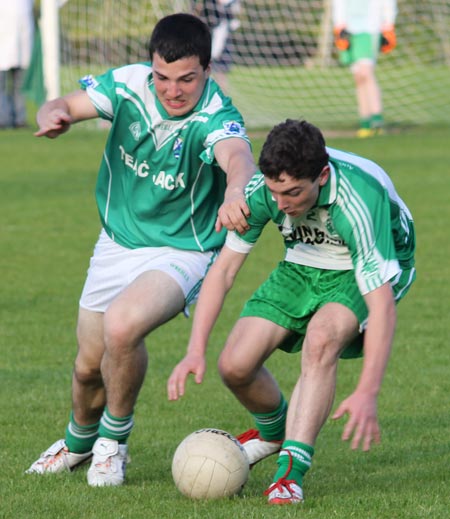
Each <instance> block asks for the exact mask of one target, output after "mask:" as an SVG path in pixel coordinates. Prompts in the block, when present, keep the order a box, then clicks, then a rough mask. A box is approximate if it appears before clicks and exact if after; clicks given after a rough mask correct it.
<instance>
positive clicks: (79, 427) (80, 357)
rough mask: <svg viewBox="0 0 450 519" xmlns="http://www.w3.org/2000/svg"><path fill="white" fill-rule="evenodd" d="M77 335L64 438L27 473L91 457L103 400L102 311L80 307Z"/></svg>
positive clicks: (51, 470) (55, 468)
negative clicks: (70, 396)
mask: <svg viewBox="0 0 450 519" xmlns="http://www.w3.org/2000/svg"><path fill="white" fill-rule="evenodd" d="M77 339H78V352H77V357H76V359H75V365H74V370H73V375H72V413H71V415H70V421H69V423H68V425H67V429H66V436H65V439H61V440H58V441H57V442H55V443H54V444H52V445H51V446H50V447H49V448H48V449H47V450H46V451H45V452H43V453H42V454H41V456H40V457H39V459H38V460H37V461H35V462H34V463H33V464H32V465H31V467H30V468H29V469H28V471H27V472H28V473H36V474H44V473H57V472H64V471H67V470H69V471H71V470H73V469H75V468H77V467H78V466H80V465H82V464H83V463H85V462H87V461H89V459H90V458H91V457H92V447H93V445H94V443H95V441H96V439H97V436H98V427H99V420H100V416H101V415H102V412H103V408H104V406H105V402H106V399H105V390H104V386H103V382H102V376H101V372H100V366H101V361H102V357H103V353H104V344H103V314H102V313H100V312H91V311H88V310H86V309H83V308H80V310H79V315H78V323H77Z"/></svg>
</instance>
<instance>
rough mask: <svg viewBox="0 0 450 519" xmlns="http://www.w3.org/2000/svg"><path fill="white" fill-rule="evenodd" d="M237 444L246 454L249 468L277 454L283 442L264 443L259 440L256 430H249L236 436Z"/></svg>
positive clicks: (264, 441)
mask: <svg viewBox="0 0 450 519" xmlns="http://www.w3.org/2000/svg"><path fill="white" fill-rule="evenodd" d="M236 438H237V440H238V441H239V443H240V444H241V445H242V446H243V447H244V450H245V452H246V453H247V457H248V461H249V463H250V467H253V465H255V463H258V462H259V461H262V460H263V459H265V458H267V457H268V456H271V455H272V454H275V453H277V452H278V451H279V450H280V449H281V444H282V443H283V440H277V441H266V440H263V439H262V438H261V436H260V435H259V431H258V430H256V429H249V430H248V431H246V432H244V433H242V434H240V435H239V436H236Z"/></svg>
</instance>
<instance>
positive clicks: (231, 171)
mask: <svg viewBox="0 0 450 519" xmlns="http://www.w3.org/2000/svg"><path fill="white" fill-rule="evenodd" d="M214 154H215V157H216V160H217V162H218V164H219V165H220V167H221V168H222V169H223V170H224V171H225V172H226V174H227V189H226V191H225V198H224V201H223V204H222V205H221V207H220V208H219V213H218V217H217V222H216V231H220V230H221V229H222V227H226V228H227V229H228V230H229V231H233V230H236V231H238V232H239V233H243V232H245V231H246V230H247V229H248V224H247V220H246V217H247V216H249V214H250V211H249V208H248V206H247V204H246V202H245V197H244V188H245V186H246V185H247V184H248V182H249V180H250V179H251V178H252V176H253V175H254V173H255V172H256V169H257V168H256V164H255V162H254V160H253V155H252V152H251V149H250V146H249V144H248V143H247V142H246V141H244V140H243V139H239V138H231V139H225V140H222V141H220V142H218V143H217V144H216V145H215V147H214Z"/></svg>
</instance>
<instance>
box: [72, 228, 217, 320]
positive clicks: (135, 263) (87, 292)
mask: <svg viewBox="0 0 450 519" xmlns="http://www.w3.org/2000/svg"><path fill="white" fill-rule="evenodd" d="M217 254H218V250H216V251H209V252H197V251H188V250H180V249H174V248H172V247H143V248H140V249H127V248H125V247H122V246H121V245H119V244H118V243H115V242H114V241H113V240H111V238H110V237H109V236H108V235H107V234H106V232H105V230H104V229H102V231H101V233H100V236H99V239H98V241H97V244H96V245H95V248H94V254H93V256H92V258H91V261H90V264H89V269H88V273H87V278H86V282H85V284H84V288H83V292H82V294H81V298H80V306H81V307H82V308H85V309H86V310H91V311H93V312H105V311H106V309H107V308H108V306H109V305H110V303H111V302H112V301H113V299H115V298H116V297H117V296H118V295H119V294H120V292H122V290H124V289H125V288H126V287H127V286H129V285H130V283H132V282H133V281H134V280H135V279H136V278H137V277H138V276H139V275H140V274H142V273H144V272H148V271H150V270H159V271H161V272H165V273H166V274H168V275H169V276H171V277H172V278H173V279H174V280H175V281H176V282H177V283H178V285H179V286H180V288H181V290H182V291H183V294H184V297H185V300H186V308H185V314H186V315H189V314H188V307H189V305H191V304H192V303H195V301H196V300H197V297H198V293H199V291H200V286H201V283H202V281H203V278H204V277H205V275H206V272H207V271H208V268H209V267H210V266H211V265H212V263H213V262H214V260H215V259H216V257H217Z"/></svg>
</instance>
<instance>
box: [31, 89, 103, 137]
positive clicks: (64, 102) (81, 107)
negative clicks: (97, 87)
mask: <svg viewBox="0 0 450 519" xmlns="http://www.w3.org/2000/svg"><path fill="white" fill-rule="evenodd" d="M94 117H98V114H97V110H96V109H95V107H94V105H93V104H92V102H91V100H90V99H89V96H88V95H87V93H86V92H85V91H83V90H77V91H76V92H73V93H71V94H68V95H66V96H64V97H59V98H57V99H52V100H51V101H47V102H46V103H45V104H44V105H43V106H42V107H41V108H40V109H39V111H38V113H37V116H36V120H37V124H38V126H39V129H38V131H37V132H36V133H35V134H34V135H35V136H36V137H48V138H49V139H55V138H56V137H58V136H59V135H61V134H63V133H65V132H67V131H68V130H69V129H70V126H71V125H72V124H73V123H76V122H79V121H84V120H86V119H92V118H94Z"/></svg>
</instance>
